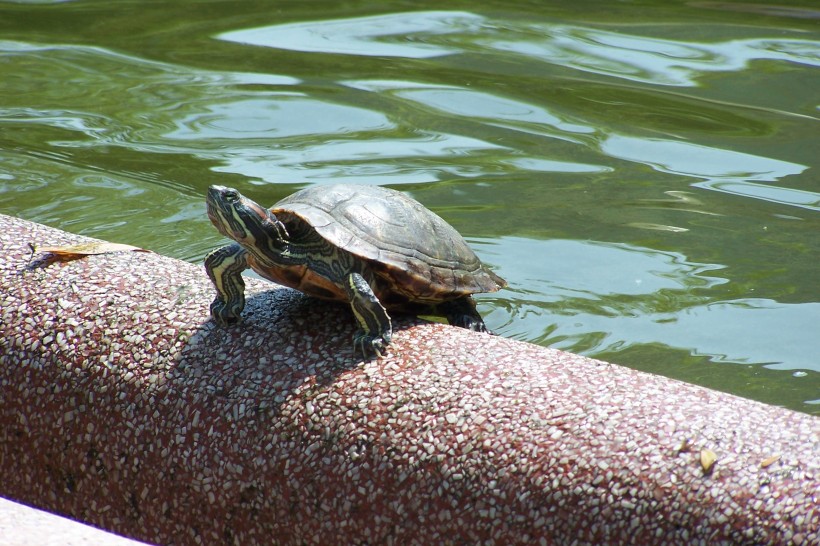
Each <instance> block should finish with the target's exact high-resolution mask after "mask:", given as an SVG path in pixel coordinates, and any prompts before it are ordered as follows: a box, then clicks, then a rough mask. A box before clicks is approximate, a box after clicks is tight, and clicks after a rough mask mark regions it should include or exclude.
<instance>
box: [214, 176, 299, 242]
mask: <svg viewBox="0 0 820 546" xmlns="http://www.w3.org/2000/svg"><path fill="white" fill-rule="evenodd" d="M206 203H207V204H208V218H210V220H211V223H212V224H213V225H214V226H215V227H216V229H217V231H219V233H221V234H222V235H224V236H225V237H228V238H229V239H233V240H234V241H236V242H237V243H239V244H241V245H242V246H243V247H245V248H247V249H248V250H251V251H254V252H255V253H256V251H260V250H264V249H266V248H270V249H272V250H276V249H281V248H283V247H284V245H285V243H286V241H287V236H288V232H287V230H286V229H285V226H284V224H282V222H280V221H279V220H278V219H277V218H276V216H275V215H274V214H273V213H272V212H271V211H269V210H268V209H266V208H265V207H263V206H260V205H259V204H258V203H256V202H254V201H251V200H250V199H248V198H247V197H245V196H243V195H242V194H241V193H239V192H238V191H236V190H235V189H233V188H226V187H225V186H211V187H210V188H208V197H207V199H206Z"/></svg>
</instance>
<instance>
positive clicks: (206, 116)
mask: <svg viewBox="0 0 820 546" xmlns="http://www.w3.org/2000/svg"><path fill="white" fill-rule="evenodd" d="M176 123H177V125H178V128H177V129H176V130H174V131H171V132H170V133H167V134H166V135H165V137H166V138H171V139H180V140H185V139H192V140H211V141H215V140H221V139H257V138H287V137H294V136H300V137H306V136H309V135H330V134H349V133H356V132H360V131H380V130H390V129H393V128H395V125H393V124H392V123H391V122H390V121H389V120H388V119H387V117H386V116H384V115H383V114H381V113H379V112H374V111H372V110H367V109H364V108H353V107H350V106H343V105H337V104H332V103H328V102H322V101H317V100H315V99H311V98H308V97H306V96H304V95H294V94H281V93H277V94H268V95H267V96H266V97H265V98H254V99H244V100H236V101H233V102H229V103H221V104H208V105H207V106H206V112H202V113H196V114H188V115H187V116H185V117H184V118H183V119H181V120H178V121H177V122H176Z"/></svg>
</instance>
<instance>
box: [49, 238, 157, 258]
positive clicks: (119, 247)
mask: <svg viewBox="0 0 820 546" xmlns="http://www.w3.org/2000/svg"><path fill="white" fill-rule="evenodd" d="M34 248H35V249H36V251H37V252H48V253H49V254H56V255H57V256H65V257H67V258H68V259H75V258H78V257H82V256H90V255H92V254H107V253H109V252H121V251H124V250H128V251H133V252H150V250H145V249H144V248H139V247H136V246H131V245H124V244H122V243H108V242H105V241H92V242H90V243H80V244H78V245H71V246H35V247H34Z"/></svg>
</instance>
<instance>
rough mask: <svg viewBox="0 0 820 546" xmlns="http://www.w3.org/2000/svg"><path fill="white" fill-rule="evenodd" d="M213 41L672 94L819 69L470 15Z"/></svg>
mask: <svg viewBox="0 0 820 546" xmlns="http://www.w3.org/2000/svg"><path fill="white" fill-rule="evenodd" d="M218 37H219V38H220V39H222V40H227V41H232V42H239V43H243V44H249V45H256V46H264V47H272V48H279V49H288V50H295V51H304V52H314V53H319V52H322V53H333V54H344V55H364V56H393V57H407V58H429V57H438V56H444V55H452V54H456V53H462V52H465V51H483V52H488V51H491V50H496V51H502V52H505V53H514V54H518V55H523V56H526V57H530V58H533V59H537V60H539V61H542V62H546V63H550V64H557V65H560V66H562V67H572V68H574V69H576V70H581V71H584V72H593V73H597V74H603V75H607V76H612V77H615V78H622V79H628V80H632V81H637V82H643V83H653V84H661V85H674V86H694V85H697V80H698V78H699V77H700V76H702V75H704V74H705V73H708V72H718V71H720V72H727V71H739V70H743V69H744V68H746V67H747V66H748V64H749V62H751V61H753V60H764V59H765V60H776V61H785V62H793V63H801V64H807V65H811V66H820V55H818V50H817V46H818V43H817V42H816V41H812V40H799V39H770V38H767V39H736V40H725V41H715V42H714V43H702V42H686V41H682V40H669V39H660V38H656V37H651V36H642V35H640V34H637V33H634V34H627V33H624V32H613V31H607V30H602V29H596V28H590V27H581V26H574V25H563V24H548V23H542V22H539V23H522V22H512V21H505V24H504V25H503V26H499V25H497V24H494V23H493V22H492V21H489V20H488V19H486V18H484V17H482V16H479V15H476V14H472V13H468V12H449V11H426V12H425V11H417V12H409V13H396V14H390V15H380V16H375V17H374V16H369V17H357V18H349V19H333V20H327V21H309V22H304V23H290V24H283V25H270V26H265V27H257V28H253V29H246V30H237V31H231V32H226V33H222V34H220V35H219V36H218ZM511 37H512V38H511ZM386 38H392V40H389V39H386Z"/></svg>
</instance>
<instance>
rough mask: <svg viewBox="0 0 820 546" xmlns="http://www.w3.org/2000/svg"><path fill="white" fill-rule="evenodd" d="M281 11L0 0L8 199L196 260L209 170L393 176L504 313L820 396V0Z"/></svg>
mask: <svg viewBox="0 0 820 546" xmlns="http://www.w3.org/2000/svg"><path fill="white" fill-rule="evenodd" d="M271 6H273V4H271V3H270V2H254V1H246V2H232V1H228V0H225V1H221V2H220V1H215V2H197V1H171V2H168V1H163V2H99V1H70V2H47V1H45V2H0V90H2V93H0V212H3V213H6V214H13V215H17V216H21V217H23V218H28V219H31V220H35V221H38V222H42V223H45V224H49V225H52V226H56V227H59V228H62V229H65V230H68V231H72V232H76V233H82V234H86V235H90V236H94V237H100V238H104V239H108V240H112V241H117V242H124V243H130V244H135V245H139V246H143V247H147V248H151V249H153V250H156V251H158V252H160V253H163V254H168V255H171V256H176V257H179V258H182V259H185V260H189V261H192V262H201V260H202V258H203V257H204V256H205V254H206V253H207V252H208V251H209V250H210V249H212V248H214V247H216V246H219V245H220V244H222V243H223V239H222V238H221V237H220V236H219V234H217V233H216V231H215V230H214V229H213V228H212V227H211V226H210V224H209V222H208V220H207V218H206V217H205V214H204V203H203V196H204V192H205V189H206V187H207V186H208V185H209V184H212V183H221V184H225V185H232V186H235V187H237V188H239V189H240V190H241V191H243V192H244V193H246V194H248V195H249V196H251V197H252V198H254V199H257V200H259V201H261V202H264V203H267V204H272V203H273V202H275V201H276V200H278V199H279V198H281V197H283V196H284V195H287V194H288V193H290V192H292V191H293V190H295V189H297V188H300V187H304V186H306V185H310V184H330V183H333V182H357V183H363V184H380V185H389V186H392V187H397V188H400V189H403V190H406V191H408V192H410V193H412V194H413V195H414V196H415V197H416V198H418V199H419V200H421V201H422V202H424V203H425V204H426V205H428V206H429V207H430V208H431V209H433V210H434V211H436V212H437V213H439V214H440V215H442V216H443V217H445V218H446V219H447V220H448V221H450V222H451V223H452V224H453V225H455V226H456V228H457V229H459V231H461V232H462V233H463V234H464V235H465V236H466V237H467V238H468V240H469V241H470V242H471V243H472V244H473V246H474V248H475V249H476V251H477V252H478V253H479V255H480V256H481V257H482V259H484V260H485V261H486V262H487V263H488V264H490V265H491V266H492V267H493V268H494V269H495V270H496V271H497V272H498V273H499V274H501V275H502V276H503V277H505V278H506V279H508V280H509V282H510V288H509V289H507V290H504V291H502V292H499V293H497V294H493V295H487V296H483V297H481V298H480V310H481V312H482V313H483V314H484V315H485V317H486V319H487V322H488V323H489V325H490V326H491V327H492V328H493V329H494V330H496V331H497V332H498V333H500V334H501V335H504V336H507V337H511V338H516V339H521V340H526V341H531V342H534V343H538V344H542V345H545V346H552V347H558V348H561V349H566V350H569V351H573V352H577V353H581V354H586V355H591V356H594V357H599V358H603V359H606V360H610V361H613V362H618V363H622V364H625V365H627V366H632V367H635V368H639V369H644V370H648V371H652V372H656V373H660V374H663V375H667V376H671V377H677V378H681V379H684V380H687V381H691V382H695V383H699V384H703V385H707V386H710V387H713V388H718V389H721V390H726V391H729V392H733V393H736V394H739V395H742V396H747V397H751V398H755V399H759V400H763V401H766V402H770V403H773V404H779V405H784V406H787V407H790V408H794V409H798V410H801V411H806V412H810V413H820V276H819V275H818V265H817V264H818V259H820V236H819V235H818V233H819V232H820V178H818V174H817V167H818V165H820V161H818V157H820V145H818V142H819V141H820V139H818V136H820V132H819V131H818V129H819V128H820V125H818V118H819V117H820V115H818V98H820V95H818V89H820V72H818V66H820V32H818V28H820V27H818V25H817V23H818V19H820V11H818V10H816V9H815V8H814V7H812V3H810V2H793V3H791V4H790V5H782V4H779V5H778V6H765V5H755V4H749V3H746V4H743V3H723V2H689V3H681V2H656V3H655V4H654V5H653V4H652V3H642V4H640V5H636V4H632V3H629V2H622V3H615V4H613V3H612V2H603V1H602V2H600V3H596V2H586V3H582V4H578V6H577V7H575V6H574V5H572V4H568V5H567V6H566V7H555V6H539V5H538V4H537V3H529V2H490V3H483V4H480V5H479V4H472V3H471V4H467V3H464V2H449V3H445V4H442V3H441V2H437V3H435V4H432V3H430V4H427V3H426V2H417V3H415V4H413V9H414V10H415V11H406V10H407V9H408V6H409V4H406V3H402V4H398V3H391V2H387V3H385V2H371V3H369V4H368V3H358V4H350V3H325V2H309V3H300V2H292V3H277V4H276V6H277V7H276V8H275V9H274V8H273V7H271ZM351 6H354V7H351ZM43 243H47V242H43Z"/></svg>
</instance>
